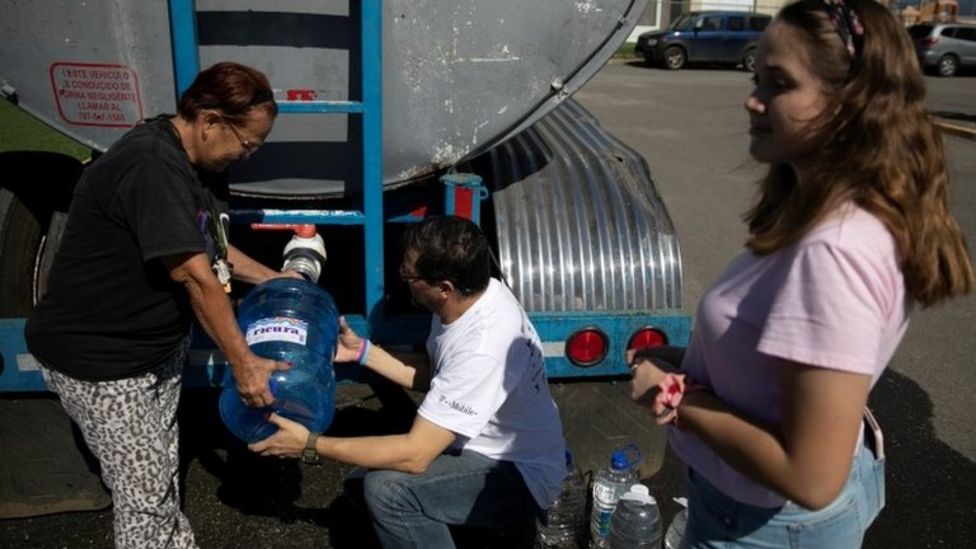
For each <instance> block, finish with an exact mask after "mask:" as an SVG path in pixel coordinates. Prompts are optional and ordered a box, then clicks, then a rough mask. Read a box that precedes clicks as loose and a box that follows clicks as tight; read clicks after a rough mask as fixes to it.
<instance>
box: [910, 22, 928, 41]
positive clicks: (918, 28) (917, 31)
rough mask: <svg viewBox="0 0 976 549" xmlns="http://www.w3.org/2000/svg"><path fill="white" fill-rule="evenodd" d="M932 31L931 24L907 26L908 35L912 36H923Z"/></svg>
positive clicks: (917, 37)
mask: <svg viewBox="0 0 976 549" xmlns="http://www.w3.org/2000/svg"><path fill="white" fill-rule="evenodd" d="M931 32H932V25H914V26H911V27H908V35H909V36H911V37H912V38H915V39H919V38H925V37H927V36H928V35H929V34H931Z"/></svg>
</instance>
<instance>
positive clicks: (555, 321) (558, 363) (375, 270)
mask: <svg viewBox="0 0 976 549" xmlns="http://www.w3.org/2000/svg"><path fill="white" fill-rule="evenodd" d="M169 8H170V21H171V29H170V30H171V34H172V41H173V64H174V72H175V80H176V90H175V91H176V94H177V97H179V95H180V94H181V93H182V92H183V90H185V89H186V88H187V87H189V85H190V84H191V83H192V82H193V79H194V78H195V77H196V75H197V73H198V72H199V71H200V61H199V52H198V44H197V35H196V9H195V5H194V1H193V0H169ZM361 9H362V22H361V24H362V32H361V38H362V50H361V51H362V55H363V60H362V90H363V97H362V101H361V102H355V101H334V102H329V101H308V102H288V101H281V102H279V112H281V113H282V114H289V115H290V114H304V113H346V114H358V115H361V116H362V117H363V120H362V123H363V142H362V145H363V164H364V165H363V208H362V211H346V210H240V211H234V212H232V214H233V221H234V222H235V223H251V222H262V223H311V224H316V225H362V226H363V229H364V238H363V242H364V247H365V249H364V252H365V261H366V266H365V267H366V272H365V277H366V291H365V309H364V311H366V315H365V316H360V315H350V316H348V317H347V320H348V321H349V324H350V326H351V327H352V328H353V329H354V330H356V331H357V332H358V333H360V334H368V335H369V337H372V338H374V339H376V340H377V341H382V342H383V343H384V345H389V346H398V345H402V346H412V345H414V344H416V343H417V342H421V341H423V340H424V337H425V336H426V334H427V331H428V329H429V326H430V317H429V315H420V314H417V315H404V316H398V317H396V318H387V317H386V316H385V315H384V312H383V296H384V279H383V227H384V211H383V164H382V161H383V158H382V151H383V146H382V145H383V133H382V132H383V127H382V120H383V115H382V106H383V105H382V90H383V82H382V72H383V71H382V46H381V39H382V14H381V10H382V6H381V2H380V0H363V2H362V8H361ZM456 175H457V176H458V177H460V179H458V180H457V181H455V184H457V183H461V184H462V185H463V186H468V183H469V182H468V181H467V179H465V175H464V174H456ZM470 183H473V181H471V182H470ZM477 187H479V189H477V190H476V191H475V192H477V193H479V194H478V196H477V197H476V198H475V202H476V205H475V208H474V212H473V214H474V215H477V210H478V204H480V202H481V198H483V197H484V196H483V194H482V192H483V188H481V187H480V184H478V185H477ZM451 200H453V193H452V192H450V191H448V190H446V191H445V202H446V204H445V209H446V210H447V211H448V212H450V211H452V210H453V206H454V204H452V203H450V201H451ZM419 220H420V218H417V217H414V216H411V215H406V216H399V217H394V218H391V219H389V220H387V221H389V222H391V223H397V222H407V223H409V222H415V221H419ZM529 318H530V319H531V320H532V323H533V324H534V325H535V327H536V330H537V331H538V333H539V337H540V338H541V339H542V341H543V347H544V354H545V356H546V372H547V375H548V376H549V377H550V378H553V379H555V378H564V379H565V378H581V377H593V376H620V375H622V374H627V373H628V371H627V367H626V365H625V364H624V360H623V355H624V352H625V351H626V348H625V346H626V344H627V343H626V342H627V341H629V340H630V337H631V335H632V334H633V333H634V332H636V331H637V330H639V329H640V328H643V327H647V326H651V327H656V328H659V329H661V330H663V331H664V332H665V333H666V334H667V335H668V338H669V340H670V342H671V344H673V345H687V343H688V339H689V336H690V332H691V319H690V317H688V316H687V315H685V314H681V313H679V312H677V311H676V312H674V313H671V312H661V311H647V310H637V311H584V312H553V313H530V314H529ZM25 322H26V321H25V320H24V319H22V318H14V319H0V358H2V363H0V393H3V392H19V391H23V392H28V391H45V390H47V389H46V387H45V386H44V381H43V379H42V378H41V375H40V372H38V371H37V366H36V362H35V360H34V358H33V356H31V355H30V354H29V353H28V352H27V345H26V342H25V341H24V337H23V335H24V324H25ZM584 327H596V328H599V329H600V330H602V331H603V332H604V333H605V334H606V335H607V339H608V341H609V345H610V349H609V351H608V353H607V357H606V358H605V359H604V360H603V361H601V362H599V363H597V364H596V365H594V366H592V367H588V368H579V367H576V366H574V365H573V364H572V363H571V362H570V361H569V360H568V359H567V358H566V353H565V342H566V339H567V338H568V337H569V336H570V335H572V334H573V333H574V332H576V331H577V330H579V329H581V328H584ZM198 341H199V344H197V345H194V350H193V351H191V357H190V367H189V368H187V371H186V375H185V378H186V383H187V384H188V385H191V386H208V385H209V386H216V385H219V384H220V381H221V379H222V378H223V369H224V367H225V361H224V360H223V358H222V357H221V356H220V355H219V352H217V351H216V350H213V349H212V348H213V343H212V342H210V341H208V340H207V339H206V338H205V337H203V338H198ZM336 376H337V378H339V379H340V380H355V379H360V378H361V376H362V373H361V369H359V370H357V369H356V368H355V367H346V366H344V365H337V367H336Z"/></svg>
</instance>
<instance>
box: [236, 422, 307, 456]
mask: <svg viewBox="0 0 976 549" xmlns="http://www.w3.org/2000/svg"><path fill="white" fill-rule="evenodd" d="M268 421H269V422H271V423H273V424H275V425H277V426H278V430H277V431H276V432H275V434H273V435H271V436H270V437H268V438H266V439H264V440H261V441H258V442H255V443H254V444H248V445H247V447H248V449H249V450H251V451H252V452H255V453H258V454H261V455H262V456H277V457H280V458H299V457H302V450H304V449H305V441H306V440H307V439H308V433H309V431H308V429H306V428H305V427H304V426H303V425H302V424H301V423H298V422H297V421H292V420H290V419H285V418H283V417H281V416H279V415H278V414H275V413H272V414H271V415H269V416H268Z"/></svg>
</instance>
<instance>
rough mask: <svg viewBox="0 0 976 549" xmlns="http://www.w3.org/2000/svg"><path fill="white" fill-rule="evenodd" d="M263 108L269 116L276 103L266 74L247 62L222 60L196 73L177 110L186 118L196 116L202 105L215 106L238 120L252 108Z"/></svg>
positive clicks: (212, 107)
mask: <svg viewBox="0 0 976 549" xmlns="http://www.w3.org/2000/svg"><path fill="white" fill-rule="evenodd" d="M255 107H258V108H264V109H267V110H268V111H269V113H270V114H271V116H272V117H274V116H277V114H278V104H277V103H275V100H274V93H273V92H272V90H271V84H270V83H269V82H268V77H267V76H265V75H264V73H262V72H261V71H259V70H257V69H253V68H251V67H248V66H246V65H241V64H239V63H233V62H230V61H224V62H222V63H217V64H216V65H213V66H211V67H209V68H207V69H205V70H203V71H201V72H200V74H198V75H197V77H196V78H195V79H194V80H193V83H192V84H190V87H189V88H187V89H186V91H184V92H183V95H182V96H181V97H180V104H179V107H178V112H179V113H180V116H182V117H183V118H185V119H187V120H196V117H197V113H198V112H199V111H200V110H201V109H217V110H219V111H221V113H222V115H223V117H224V118H226V119H228V120H232V121H235V120H240V119H243V118H244V117H246V116H247V112H248V111H249V110H250V109H252V108H255Z"/></svg>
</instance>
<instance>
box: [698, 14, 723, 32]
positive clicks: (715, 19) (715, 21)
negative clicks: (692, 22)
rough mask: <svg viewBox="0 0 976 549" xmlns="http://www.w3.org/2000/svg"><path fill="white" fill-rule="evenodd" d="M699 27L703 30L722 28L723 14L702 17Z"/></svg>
mask: <svg viewBox="0 0 976 549" xmlns="http://www.w3.org/2000/svg"><path fill="white" fill-rule="evenodd" d="M699 28H700V29H701V30H703V31H717V30H721V29H722V16H721V15H709V16H706V17H703V18H702V19H701V25H700V26H699Z"/></svg>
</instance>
